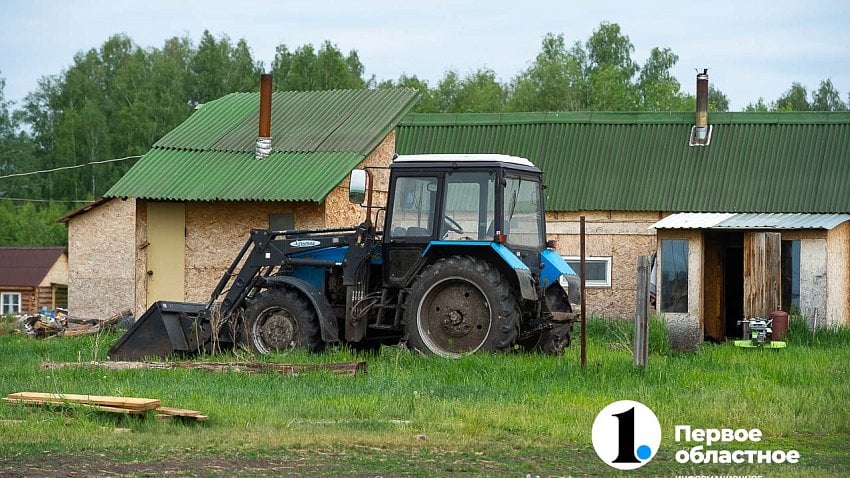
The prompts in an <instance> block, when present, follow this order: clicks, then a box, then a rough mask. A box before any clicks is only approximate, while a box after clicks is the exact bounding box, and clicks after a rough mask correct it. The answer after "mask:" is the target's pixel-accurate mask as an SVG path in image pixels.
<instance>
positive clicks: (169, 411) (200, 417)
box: [156, 407, 209, 422]
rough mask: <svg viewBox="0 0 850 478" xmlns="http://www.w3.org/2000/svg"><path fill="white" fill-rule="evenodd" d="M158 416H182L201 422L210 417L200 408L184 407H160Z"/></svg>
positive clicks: (157, 411)
mask: <svg viewBox="0 0 850 478" xmlns="http://www.w3.org/2000/svg"><path fill="white" fill-rule="evenodd" d="M156 413H157V418H166V417H167V418H171V417H180V418H188V419H192V420H196V421H199V422H203V421H206V420H207V419H208V418H209V417H208V416H206V415H204V414H203V413H201V412H199V411H198V410H184V409H182V408H172V407H159V408H157V409H156Z"/></svg>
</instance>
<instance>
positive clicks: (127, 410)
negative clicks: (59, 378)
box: [0, 397, 147, 415]
mask: <svg viewBox="0 0 850 478" xmlns="http://www.w3.org/2000/svg"><path fill="white" fill-rule="evenodd" d="M0 400H3V401H4V402H6V403H12V404H17V405H30V406H41V405H47V406H50V407H57V406H61V405H68V404H72V405H75V406H80V407H85V408H91V409H93V410H98V411H101V412H109V413H121V414H129V415H140V414H142V413H145V412H146V411H147V410H135V409H130V408H121V407H109V406H106V405H95V404H92V403H82V402H68V401H65V402H54V401H46V400H27V399H23V398H9V397H4V398H2V399H0Z"/></svg>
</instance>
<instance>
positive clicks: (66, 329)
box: [19, 309, 133, 339]
mask: <svg viewBox="0 0 850 478" xmlns="http://www.w3.org/2000/svg"><path fill="white" fill-rule="evenodd" d="M19 320H20V323H21V326H22V328H23V331H24V332H26V334H27V335H30V336H32V337H36V338H39V339H43V338H46V337H53V336H57V335H59V336H64V337H80V336H83V335H95V334H97V333H100V332H103V331H105V330H109V329H112V328H116V327H117V328H124V329H126V328H127V327H129V326H130V324H132V323H133V312H132V311H130V310H124V311H122V312H119V313H117V314H114V315H112V316H111V317H109V318H107V319H81V318H77V317H72V316H69V315H68V311H67V310H65V309H56V310H54V311H51V312H50V314H47V313H46V311H42V313H41V314H36V315H23V316H21V317H20V319H19Z"/></svg>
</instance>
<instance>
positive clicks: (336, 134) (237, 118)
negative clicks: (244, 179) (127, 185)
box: [154, 89, 417, 156]
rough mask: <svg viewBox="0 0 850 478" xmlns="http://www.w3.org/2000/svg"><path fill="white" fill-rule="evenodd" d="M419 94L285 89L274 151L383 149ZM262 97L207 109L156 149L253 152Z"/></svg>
mask: <svg viewBox="0 0 850 478" xmlns="http://www.w3.org/2000/svg"><path fill="white" fill-rule="evenodd" d="M416 95H417V93H416V90H411V89H381V90H332V91H303V92H301V91H283V92H277V93H274V94H273V95H272V122H271V127H272V148H273V150H274V151H281V152H307V153H309V152H314V151H335V152H338V151H356V152H359V153H361V154H363V155H364V156H365V155H367V154H369V153H370V152H371V151H372V149H374V148H375V146H377V144H378V142H380V141H381V140H382V139H383V138H384V136H386V134H387V133H388V132H389V130H390V129H392V127H394V126H395V125H396V124H397V123H398V121H399V120H400V119H401V118H402V116H404V114H406V113H407V112H408V111H409V110H410V108H411V107H413V105H414V104H415V102H416ZM259 105H260V95H259V93H233V94H230V95H227V96H225V97H223V98H220V99H218V100H215V101H211V102H209V103H207V104H205V105H204V106H203V107H201V108H200V109H199V110H198V111H197V112H196V113H195V114H194V115H192V116H191V117H190V118H189V119H188V120H186V121H185V122H184V123H183V124H181V125H180V126H178V127H176V128H174V129H173V130H171V131H170V132H169V133H168V134H167V135H165V136H164V137H163V138H162V139H160V140H159V141H157V142H156V144H155V145H154V148H170V149H192V150H204V151H231V152H244V153H249V152H250V153H253V152H254V146H255V145H256V141H257V125H258V123H259Z"/></svg>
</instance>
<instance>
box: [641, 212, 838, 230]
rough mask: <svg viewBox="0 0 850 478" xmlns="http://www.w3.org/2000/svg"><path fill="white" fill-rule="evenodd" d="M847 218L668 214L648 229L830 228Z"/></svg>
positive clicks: (833, 215)
mask: <svg viewBox="0 0 850 478" xmlns="http://www.w3.org/2000/svg"><path fill="white" fill-rule="evenodd" d="M845 221H850V214H736V213H693V212H683V213H677V214H671V215H669V216H667V217H665V218H664V219H662V220H660V221H658V222H656V223H655V224H653V225H651V226H649V228H650V229H732V230H735V229H827V230H829V229H832V228H834V227H836V226H838V225H839V224H841V223H843V222H845Z"/></svg>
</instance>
